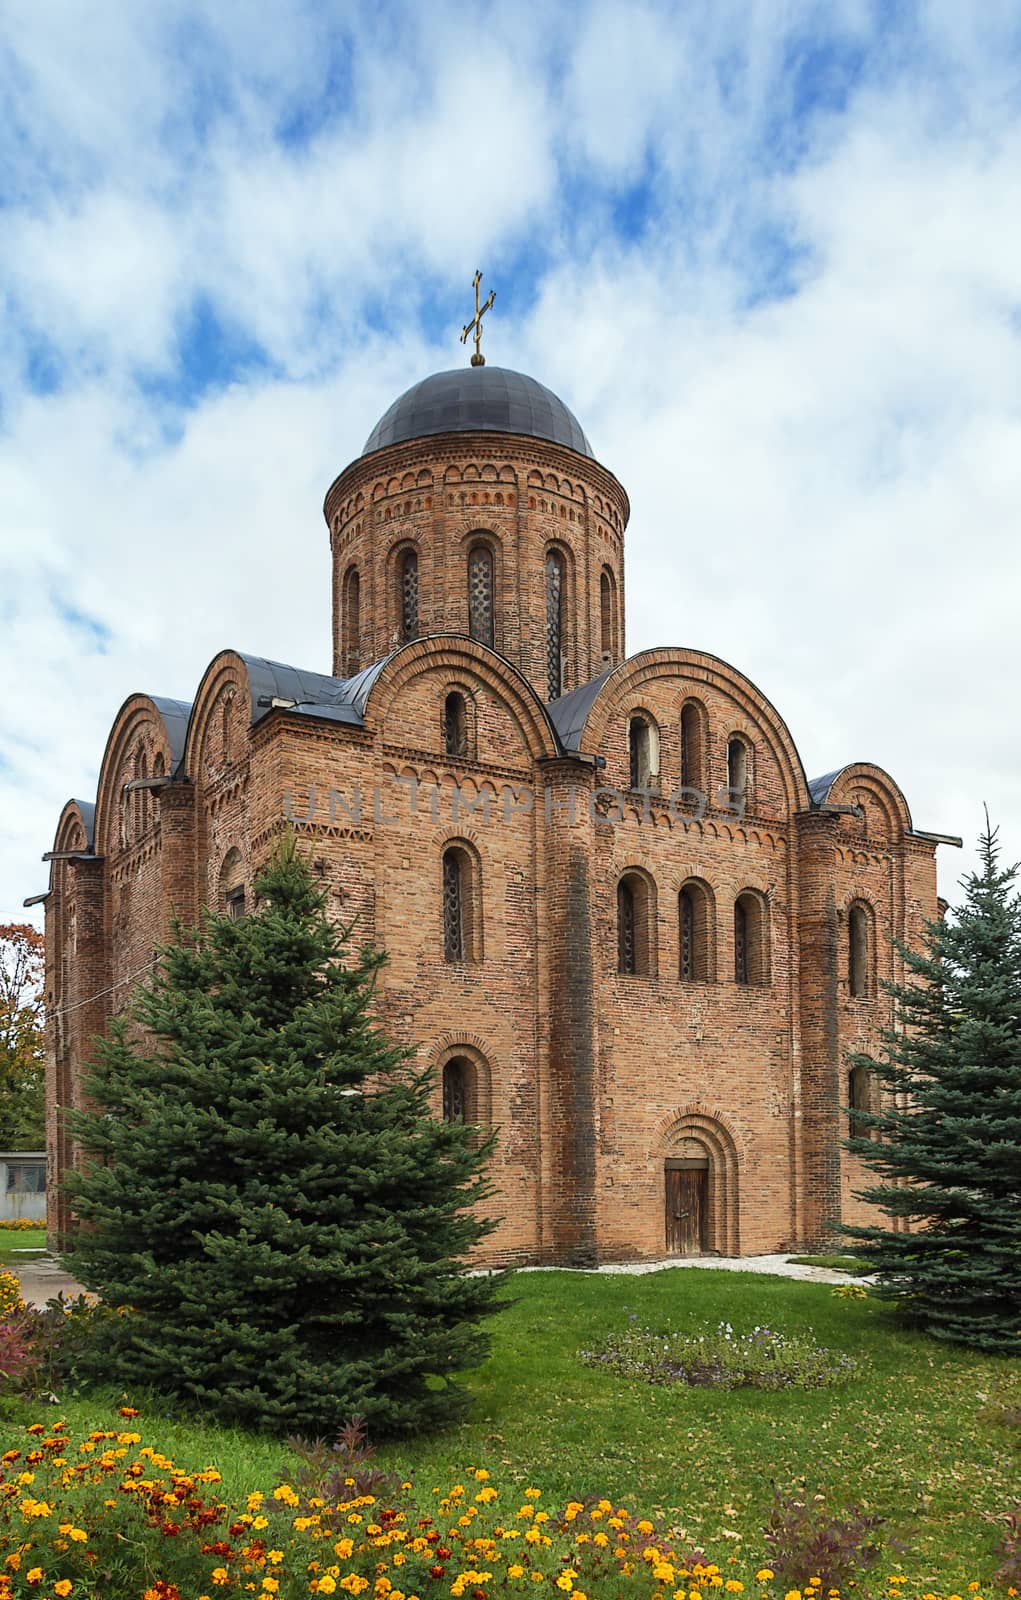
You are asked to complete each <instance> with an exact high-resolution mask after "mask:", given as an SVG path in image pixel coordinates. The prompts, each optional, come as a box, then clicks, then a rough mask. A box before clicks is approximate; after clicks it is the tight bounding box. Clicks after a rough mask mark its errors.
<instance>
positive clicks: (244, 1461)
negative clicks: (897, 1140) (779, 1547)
mask: <svg viewBox="0 0 1021 1600" xmlns="http://www.w3.org/2000/svg"><path fill="white" fill-rule="evenodd" d="M509 1294H510V1296H512V1297H513V1304H511V1305H509V1306H508V1307H507V1309H505V1310H504V1311H503V1312H501V1314H500V1315H499V1316H498V1317H497V1318H495V1319H494V1321H493V1323H492V1331H493V1351H492V1354H491V1356H490V1358H489V1360H488V1361H487V1363H486V1365H485V1366H484V1367H482V1368H480V1369H479V1370H478V1371H477V1372H476V1373H474V1374H472V1375H471V1377H470V1379H469V1383H470V1387H471V1389H472V1390H473V1393H474V1396H475V1402H476V1403H475V1407H474V1410H473V1414H472V1416H471V1417H470V1419H469V1420H468V1421H467V1422H466V1423H464V1424H462V1425H461V1426H459V1427H457V1428H453V1429H451V1430H450V1431H449V1432H447V1433H444V1434H440V1435H436V1436H433V1437H432V1438H428V1439H415V1440H414V1441H412V1442H410V1443H407V1442H406V1443H403V1444H400V1445H391V1446H389V1447H388V1448H387V1449H386V1450H383V1451H380V1458H381V1461H382V1463H383V1464H390V1465H392V1466H394V1467H395V1468H396V1469H397V1470H399V1471H400V1472H401V1473H402V1474H407V1476H409V1477H410V1478H412V1480H413V1481H414V1482H415V1484H416V1486H417V1488H418V1489H419V1490H420V1492H422V1493H424V1494H425V1495H427V1496H428V1495H429V1493H430V1491H431V1490H432V1489H433V1488H434V1487H438V1486H443V1487H449V1486H450V1485H451V1484H452V1483H453V1482H455V1481H463V1480H464V1474H465V1472H466V1471H467V1470H468V1469H469V1468H470V1467H471V1466H473V1465H477V1466H482V1465H485V1466H486V1467H488V1468H489V1470H490V1472H491V1473H492V1476H493V1481H494V1482H495V1483H496V1484H498V1485H505V1486H507V1487H508V1488H511V1487H513V1489H514V1493H515V1494H517V1493H518V1492H520V1490H522V1489H524V1488H525V1487H526V1486H528V1485H529V1484H533V1483H534V1484H536V1485H539V1486H541V1487H542V1488H543V1489H544V1490H545V1491H547V1492H549V1493H551V1494H552V1495H553V1496H554V1497H557V1498H560V1499H567V1498H570V1497H577V1498H578V1499H582V1498H584V1497H585V1496H586V1495H589V1494H596V1495H598V1494H602V1493H605V1494H607V1495H609V1496H611V1497H612V1498H613V1499H614V1500H616V1501H617V1502H618V1503H624V1504H627V1505H628V1506H629V1508H630V1509H631V1510H632V1511H635V1512H639V1511H649V1512H651V1513H653V1514H654V1515H656V1516H657V1517H660V1516H663V1517H666V1518H667V1519H668V1520H669V1521H670V1522H672V1523H673V1524H674V1525H675V1526H676V1527H678V1528H681V1529H683V1530H684V1532H685V1535H686V1536H687V1537H689V1538H691V1539H693V1540H696V1541H698V1542H700V1543H702V1544H704V1545H705V1546H706V1548H707V1549H708V1550H709V1551H710V1552H711V1553H712V1555H713V1556H714V1557H715V1558H716V1559H721V1560H725V1559H726V1557H727V1555H729V1554H730V1553H742V1552H743V1553H744V1554H746V1555H747V1558H748V1560H749V1561H753V1562H754V1561H757V1560H758V1559H759V1558H761V1556H762V1555H763V1553H764V1552H763V1547H762V1543H761V1529H762V1526H763V1524H764V1522H765V1520H766V1516H767V1515H768V1508H769V1505H770V1503H771V1499H772V1494H773V1486H774V1485H776V1486H777V1488H779V1489H780V1490H781V1491H791V1490H795V1489H797V1488H798V1487H799V1486H801V1485H802V1483H803V1482H804V1480H805V1478H806V1477H807V1478H808V1480H809V1483H810V1485H811V1487H812V1488H813V1489H818V1490H819V1491H821V1492H824V1493H825V1494H826V1496H827V1499H828V1500H829V1501H830V1502H831V1504H832V1505H833V1506H834V1507H846V1506H847V1505H849V1504H851V1503H856V1504H858V1505H859V1506H861V1507H863V1508H864V1509H866V1510H869V1511H873V1512H878V1513H879V1514H880V1515H881V1516H883V1517H884V1518H886V1519H887V1522H886V1527H885V1528H884V1534H885V1535H886V1536H888V1537H889V1536H892V1537H893V1538H895V1539H898V1540H901V1541H903V1545H904V1547H905V1548H904V1551H903V1553H902V1554H900V1555H899V1556H898V1555H891V1557H890V1560H891V1563H892V1564H891V1565H889V1567H888V1569H887V1570H889V1571H894V1570H898V1569H899V1570H903V1571H904V1572H905V1573H906V1574H907V1575H908V1576H909V1577H911V1578H922V1579H924V1580H925V1581H926V1583H928V1584H930V1585H931V1586H932V1587H933V1588H935V1589H938V1590H939V1591H940V1592H947V1589H948V1587H949V1586H950V1585H952V1584H963V1583H965V1582H967V1580H968V1579H969V1578H972V1577H974V1578H980V1579H983V1580H986V1579H988V1577H989V1575H990V1574H991V1572H992V1570H993V1568H994V1567H995V1566H996V1565H997V1555H996V1552H997V1550H998V1542H999V1537H1000V1536H999V1533H998V1528H997V1522H996V1519H997V1518H998V1517H1000V1516H1002V1515H1003V1514H1004V1513H1005V1512H1006V1511H1008V1510H1009V1509H1010V1508H1011V1507H1012V1506H1013V1505H1014V1504H1015V1503H1016V1501H1017V1499H1018V1498H1019V1496H1018V1487H1017V1486H1018V1477H1019V1472H1018V1468H1019V1465H1021V1456H1019V1452H1018V1447H1019V1444H1021V1437H1019V1432H1018V1430H1017V1429H1016V1428H1015V1429H1013V1430H1011V1429H1010V1428H1005V1427H1003V1426H1001V1425H998V1424H997V1423H996V1422H995V1421H994V1420H992V1416H993V1412H995V1407H992V1408H990V1407H989V1405H988V1403H987V1402H988V1401H989V1399H990V1397H991V1396H993V1395H994V1394H995V1393H996V1392H997V1390H998V1389H999V1388H1001V1387H1002V1385H1003V1384H1004V1383H1010V1382H1012V1381H1013V1380H1014V1378H1016V1376H1017V1373H1018V1363H1017V1362H1011V1361H1008V1360H1004V1359H996V1358H990V1357H979V1356H976V1355H973V1354H970V1353H968V1352H965V1351H956V1350H951V1349H949V1348H944V1347H942V1346H940V1345H937V1344H934V1343H932V1342H931V1341H929V1340H926V1339H924V1338H922V1337H920V1336H918V1335H912V1334H909V1333H906V1332H903V1331H898V1330H897V1329H896V1328H895V1327H893V1325H892V1324H891V1322H890V1320H889V1318H888V1316H887V1315H886V1314H885V1313H884V1312H883V1311H882V1309H881V1308H880V1306H879V1305H878V1303H877V1302H876V1301H875V1300H872V1299H870V1300H867V1301H846V1300H839V1299H835V1298H833V1296H832V1294H831V1292H830V1289H829V1286H827V1285H820V1284H812V1283H800V1282H796V1281H792V1280H789V1279H781V1278H770V1277H765V1276H762V1275H756V1274H752V1273H729V1272H728V1273H721V1272H712V1271H699V1270H698V1269H686V1270H685V1271H663V1272H657V1273H650V1274H648V1275H645V1276H641V1277H623V1276H622V1277H616V1276H602V1275H600V1276H588V1275H582V1274H574V1273H571V1274H568V1273H560V1272H552V1273H535V1274H523V1275H520V1276H518V1277H517V1278H516V1279H515V1280H514V1281H513V1284H512V1285H511V1288H510V1291H509ZM633 1314H634V1315H637V1317H638V1318H639V1319H640V1320H641V1321H643V1322H647V1323H648V1324H649V1325H651V1326H654V1327H656V1326H658V1327H663V1328H667V1327H671V1328H672V1327H680V1328H685V1329H688V1330H691V1331H698V1330H700V1329H707V1328H708V1329H713V1328H715V1327H716V1325H717V1323H718V1322H719V1321H721V1320H724V1321H729V1322H731V1323H732V1324H733V1326H734V1328H735V1330H744V1329H746V1328H749V1327H752V1326H754V1325H755V1324H756V1323H758V1324H766V1325H768V1326H770V1327H772V1328H776V1329H781V1330H784V1331H791V1332H793V1331H805V1330H808V1329H811V1330H812V1332H813V1333H814V1335H815V1337H816V1338H817V1339H818V1341H819V1342H820V1343H822V1344H825V1345H827V1346H829V1347H831V1348H833V1349H834V1350H844V1351H848V1352H851V1353H852V1354H854V1355H856V1356H858V1357H859V1358H864V1359H865V1360H867V1361H868V1363H869V1364H870V1369H869V1373H868V1375H867V1377H866V1378H865V1379H863V1380H862V1381H859V1382H856V1383H851V1384H849V1385H847V1386H846V1387H842V1388H836V1389H826V1390H816V1391H809V1392H800V1391H793V1392H791V1391H786V1392H781V1393H765V1392H761V1391H754V1392H751V1391H747V1390H736V1391H730V1392H721V1391H714V1390H706V1389H689V1388H685V1387H669V1388H668V1387H655V1386H651V1385H647V1384H644V1383H641V1382H638V1381H625V1380H622V1379H619V1378H614V1377H611V1376H609V1375H607V1374H606V1373H605V1372H601V1371H598V1370H595V1369H593V1368H591V1367H587V1366H585V1365H583V1364H582V1363H581V1362H580V1361H579V1360H578V1359H577V1352H578V1350H579V1349H581V1348H583V1347H585V1346H589V1345H591V1344H592V1343H593V1342H594V1341H596V1340H598V1339H600V1338H602V1337H603V1336H604V1335H605V1334H607V1333H609V1332H610V1331H611V1330H614V1329H617V1328H619V1327H620V1326H621V1325H622V1323H623V1322H624V1321H625V1320H626V1319H628V1318H629V1317H630V1316H631V1315H633ZM120 1398H132V1399H133V1401H134V1403H136V1404H138V1403H141V1404H142V1407H143V1415H142V1419H141V1423H140V1426H142V1427H143V1428H144V1431H145V1434H146V1438H147V1440H148V1441H149V1442H152V1443H154V1444H156V1445H157V1446H158V1447H159V1448H160V1449H163V1450H165V1451H167V1452H168V1453H170V1454H173V1455H175V1456H176V1457H177V1458H178V1459H179V1460H180V1461H182V1462H185V1463H187V1464H188V1465H189V1466H195V1467H198V1466H204V1465H206V1464H207V1463H209V1462H215V1463H216V1464H217V1465H218V1466H219V1467H220V1469H221V1470H222V1471H223V1472H224V1474H225V1479H226V1487H227V1489H228V1491H229V1492H234V1493H237V1492H244V1491H247V1490H248V1489H251V1488H253V1487H255V1486H257V1485H258V1486H261V1487H269V1486H271V1485H272V1483H273V1481H274V1478H275V1474H276V1472H277V1470H278V1468H279V1467H281V1466H282V1465H284V1464H285V1463H286V1461H287V1460H288V1453H287V1451H286V1449H285V1447H283V1446H281V1445H279V1444H277V1443H274V1442H272V1441H269V1440H266V1439H259V1438H254V1437H252V1436H251V1435H247V1434H243V1433H239V1432H237V1431H233V1430H228V1429H219V1428H215V1427H212V1426H209V1425H206V1424H203V1423H199V1422H194V1423H185V1422H181V1421H179V1420H174V1419H172V1418H171V1417H169V1416H167V1415H165V1414H164V1413H165V1408H164V1407H163V1406H162V1405H161V1403H160V1402H159V1401H158V1400H152V1401H150V1402H148V1403H146V1402H145V1401H144V1400H142V1401H141V1402H140V1401H139V1397H138V1396H134V1397H117V1398H116V1399H115V1398H111V1400H110V1404H116V1403H119V1399H120ZM983 1413H985V1414H983ZM9 1414H10V1415H11V1417H12V1420H14V1419H15V1416H16V1420H17V1421H18V1422H24V1421H26V1420H31V1416H30V1415H29V1410H28V1409H27V1408H25V1407H24V1406H19V1407H17V1408H14V1411H12V1412H10V1413H9ZM33 1414H34V1413H33ZM61 1414H62V1415H64V1416H66V1417H67V1419H68V1421H69V1422H70V1423H71V1424H72V1426H78V1427H82V1426H94V1425H97V1424H98V1423H100V1422H101V1421H105V1420H106V1419H107V1418H108V1417H109V1414H110V1412H109V1406H107V1407H106V1408H105V1409H104V1408H103V1407H101V1406H100V1405H99V1404H98V1403H97V1400H96V1399H95V1398H91V1399H77V1400H70V1401H68V1402H67V1403H66V1404H62V1406H61ZM5 1431H10V1430H9V1429H8V1430H5Z"/></svg>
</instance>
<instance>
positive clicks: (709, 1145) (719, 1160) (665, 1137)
mask: <svg viewBox="0 0 1021 1600" xmlns="http://www.w3.org/2000/svg"><path fill="white" fill-rule="evenodd" d="M658 1154H659V1158H660V1161H661V1162H662V1167H661V1170H662V1173H663V1178H662V1183H663V1188H662V1190H661V1193H662V1195H663V1246H664V1251H665V1253H666V1254H667V1255H671V1256H700V1255H713V1256H736V1255H740V1253H741V1244H740V1228H739V1220H738V1219H739V1216H740V1206H739V1200H738V1166H739V1162H738V1152H737V1147H736V1145H735V1143H734V1137H733V1135H732V1133H731V1132H730V1129H729V1128H728V1127H727V1126H726V1125H725V1124H724V1123H723V1122H722V1120H721V1119H720V1118H719V1116H711V1115H709V1114H708V1113H706V1112H705V1111H703V1110H702V1109H701V1108H700V1107H691V1108H690V1109H689V1110H687V1111H679V1112H677V1113H676V1114H675V1115H674V1116H672V1117H669V1118H666V1119H664V1121H663V1123H662V1124H661V1128H660V1135H659V1149H658Z"/></svg>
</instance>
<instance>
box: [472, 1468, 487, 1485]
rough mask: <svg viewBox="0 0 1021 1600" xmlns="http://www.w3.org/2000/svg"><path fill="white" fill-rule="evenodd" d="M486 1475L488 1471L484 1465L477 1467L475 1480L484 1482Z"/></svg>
mask: <svg viewBox="0 0 1021 1600" xmlns="http://www.w3.org/2000/svg"><path fill="white" fill-rule="evenodd" d="M488 1477H489V1473H488V1472H487V1471H486V1469H485V1467H479V1469H478V1471H477V1472H476V1474H475V1481H476V1483H485V1481H486V1479H487V1478H488Z"/></svg>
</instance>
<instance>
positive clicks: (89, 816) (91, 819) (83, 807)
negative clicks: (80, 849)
mask: <svg viewBox="0 0 1021 1600" xmlns="http://www.w3.org/2000/svg"><path fill="white" fill-rule="evenodd" d="M68 803H69V804H70V805H72V806H77V807H78V810H79V811H80V812H81V814H82V822H83V823H84V825H85V840H86V843H87V845H88V847H89V849H90V850H94V849H95V845H96V807H95V803H94V802H93V801H92V800H71V801H69V802H68Z"/></svg>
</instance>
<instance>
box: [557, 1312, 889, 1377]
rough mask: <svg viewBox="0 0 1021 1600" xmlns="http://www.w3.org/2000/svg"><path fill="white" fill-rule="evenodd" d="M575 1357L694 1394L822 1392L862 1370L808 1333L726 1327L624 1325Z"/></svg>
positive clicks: (847, 1357)
mask: <svg viewBox="0 0 1021 1600" xmlns="http://www.w3.org/2000/svg"><path fill="white" fill-rule="evenodd" d="M580 1356H581V1359H582V1361H584V1362H586V1363H587V1364H588V1365H589V1366H595V1367H605V1368H606V1369H607V1370H608V1371H610V1372H615V1373H617V1374H618V1375H619V1376H620V1377H623V1378H641V1379H643V1380H644V1381H645V1382H646V1383H687V1384H690V1385H691V1386H692V1387H693V1388H700V1389H702V1388H705V1389H743V1388H749V1389H825V1388H829V1387H831V1386H832V1385H834V1384H838V1383H844V1382H846V1381H847V1380H848V1379H849V1378H856V1377H859V1376H860V1375H861V1373H862V1371H863V1370H864V1368H863V1364H862V1363H861V1362H860V1361H857V1360H855V1358H854V1357H853V1356H849V1355H845V1354H843V1353H842V1352H837V1351H834V1350H827V1349H826V1348H825V1347H824V1346H823V1345H818V1344H816V1343H815V1342H814V1340H813V1338H812V1336H811V1333H810V1332H806V1333H804V1334H789V1333H779V1332H777V1331H776V1330H775V1329H773V1328H752V1330H751V1332H750V1333H743V1334H742V1333H735V1332H734V1329H733V1328H732V1327H731V1325H730V1323H729V1322H721V1323H720V1324H719V1326H718V1327H717V1329H716V1331H715V1333H709V1334H686V1333H680V1332H677V1331H674V1332H665V1333H664V1332H657V1331H655V1330H654V1329H652V1328H643V1327H640V1326H638V1325H637V1323H629V1324H628V1325H627V1327H625V1328H624V1329H623V1331H622V1332H620V1333H612V1334H610V1336H609V1337H608V1338H607V1339H604V1340H603V1342H602V1344H600V1345H597V1346H595V1347H594V1348H593V1349H591V1350H582V1351H581V1352H580Z"/></svg>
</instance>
